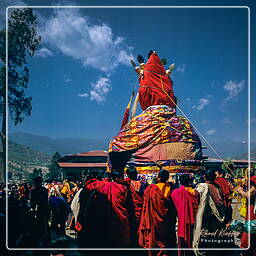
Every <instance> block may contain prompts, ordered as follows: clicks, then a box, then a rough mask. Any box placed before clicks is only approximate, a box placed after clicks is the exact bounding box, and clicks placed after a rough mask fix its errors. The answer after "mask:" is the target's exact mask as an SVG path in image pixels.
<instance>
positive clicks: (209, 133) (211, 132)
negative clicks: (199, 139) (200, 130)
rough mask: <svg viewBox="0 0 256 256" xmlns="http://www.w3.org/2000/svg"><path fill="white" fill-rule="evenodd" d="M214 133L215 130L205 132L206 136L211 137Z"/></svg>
mask: <svg viewBox="0 0 256 256" xmlns="http://www.w3.org/2000/svg"><path fill="white" fill-rule="evenodd" d="M214 133H216V130H215V129H210V130H208V131H207V132H206V134H207V135H213V134H214Z"/></svg>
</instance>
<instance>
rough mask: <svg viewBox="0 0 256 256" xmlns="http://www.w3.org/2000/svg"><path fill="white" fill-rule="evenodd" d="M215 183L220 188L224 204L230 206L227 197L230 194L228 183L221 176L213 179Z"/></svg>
mask: <svg viewBox="0 0 256 256" xmlns="http://www.w3.org/2000/svg"><path fill="white" fill-rule="evenodd" d="M215 183H217V184H218V185H219V186H220V188H221V191H222V193H223V197H224V201H223V203H224V205H225V206H228V207H230V206H231V200H230V198H229V197H230V195H231V189H230V184H229V183H228V181H227V180H226V179H224V178H221V177H219V178H217V179H216V180H215Z"/></svg>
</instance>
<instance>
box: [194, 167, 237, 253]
mask: <svg viewBox="0 0 256 256" xmlns="http://www.w3.org/2000/svg"><path fill="white" fill-rule="evenodd" d="M204 178H205V183H199V184H197V187H196V189H197V190H198V192H199V193H200V201H199V206H198V213H197V215H196V221H195V232H194V239H193V247H194V248H198V247H203V248H206V247H223V246H224V244H223V243H224V242H225V240H226V238H227V237H224V236H222V237H218V240H217V241H216V237H215V236H213V235H209V236H207V239H209V241H212V242H205V241H204V239H201V234H202V230H205V231H206V232H208V233H209V234H211V233H214V232H216V231H218V230H221V229H223V228H225V223H224V220H225V208H224V204H223V194H222V191H221V189H220V187H219V186H218V184H216V183H215V182H214V180H215V173H214V171H213V170H211V169H210V170H207V171H206V173H205V177H204ZM207 239H206V240H207ZM230 245H231V246H232V244H230Z"/></svg>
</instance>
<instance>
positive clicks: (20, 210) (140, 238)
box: [0, 168, 256, 256]
mask: <svg viewBox="0 0 256 256" xmlns="http://www.w3.org/2000/svg"><path fill="white" fill-rule="evenodd" d="M169 175H170V174H169V172H168V171H166V170H164V169H161V170H160V171H159V174H158V176H157V177H156V179H155V180H154V182H152V184H148V183H147V181H146V179H145V177H143V176H142V177H139V176H138V175H137V171H136V169H135V168H129V169H127V170H126V175H125V178H124V175H123V172H120V171H119V172H115V171H114V172H112V173H111V174H110V173H106V174H105V175H104V177H103V176H102V174H100V173H97V172H94V173H93V174H92V175H88V176H87V178H86V180H84V181H83V182H73V181H71V180H70V179H68V180H65V181H64V182H49V183H44V184H43V179H42V177H36V178H35V180H34V186H30V185H29V184H28V183H26V182H25V183H22V184H19V185H17V184H8V190H6V188H5V187H4V185H3V184H2V185H1V190H0V203H1V208H0V209H1V212H0V217H1V225H4V224H3V223H4V221H5V197H6V193H7V192H6V191H8V223H7V224H8V247H10V248H52V244H51V236H52V234H53V232H54V233H55V234H57V235H59V236H65V234H66V232H67V230H68V229H72V230H75V232H76V237H77V238H76V239H77V243H78V247H79V248H154V249H153V250H152V249H151V250H148V251H147V253H148V254H149V255H172V254H173V251H168V250H165V249H166V248H179V249H181V250H179V251H178V252H177V253H178V255H179V256H181V255H199V251H201V250H199V248H234V247H236V246H237V245H235V239H236V238H237V237H238V238H239V239H240V247H241V248H247V247H248V242H250V249H249V250H246V251H242V253H243V255H256V254H255V253H256V250H255V246H256V234H253V233H252V234H251V235H250V236H249V238H248V232H245V231H244V232H240V233H236V232H233V231H232V228H231V222H232V219H233V217H232V205H231V204H232V199H231V198H230V196H231V194H232V193H233V187H232V185H231V183H230V182H229V181H228V180H227V179H226V178H225V172H224V171H223V170H222V169H219V170H212V169H209V170H206V171H204V173H203V174H202V175H201V176H200V179H197V180H196V179H195V178H194V177H192V176H191V175H190V174H180V175H178V176H177V179H176V182H170V176H169ZM236 191H237V193H239V194H240V195H241V196H243V197H245V198H247V199H249V198H250V200H249V202H250V205H249V206H248V207H247V214H246V220H256V213H255V197H256V176H251V178H250V187H248V186H247V187H242V186H241V187H238V188H237V189H236ZM249 213H250V214H249ZM249 217H250V219H249ZM1 230H2V228H1ZM248 240H250V241H248ZM184 248H185V250H182V249H184ZM191 248H193V250H186V249H191Z"/></svg>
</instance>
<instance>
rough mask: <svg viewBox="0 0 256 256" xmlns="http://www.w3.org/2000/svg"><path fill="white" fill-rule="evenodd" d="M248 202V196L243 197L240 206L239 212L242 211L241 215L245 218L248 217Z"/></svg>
mask: <svg viewBox="0 0 256 256" xmlns="http://www.w3.org/2000/svg"><path fill="white" fill-rule="evenodd" d="M246 202H247V200H246V198H245V197H243V198H242V200H241V203H242V204H241V207H240V208H239V213H240V215H241V216H242V217H243V218H245V217H246V211H247V205H246Z"/></svg>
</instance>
